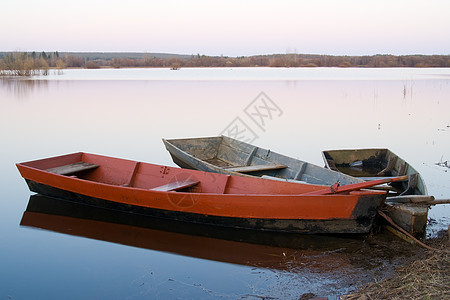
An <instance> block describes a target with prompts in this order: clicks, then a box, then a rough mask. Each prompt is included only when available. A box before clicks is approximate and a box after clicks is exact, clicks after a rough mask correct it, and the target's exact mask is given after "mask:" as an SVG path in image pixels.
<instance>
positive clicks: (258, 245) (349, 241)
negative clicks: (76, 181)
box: [20, 195, 409, 273]
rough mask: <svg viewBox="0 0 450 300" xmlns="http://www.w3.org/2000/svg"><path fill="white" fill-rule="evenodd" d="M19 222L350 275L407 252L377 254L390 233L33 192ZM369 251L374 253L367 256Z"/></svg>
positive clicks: (237, 260)
mask: <svg viewBox="0 0 450 300" xmlns="http://www.w3.org/2000/svg"><path fill="white" fill-rule="evenodd" d="M20 225H21V226H28V227H34V228H40V229H45V230H49V231H54V232H59V233H64V234H69V235H73V236H79V237H86V238H89V239H95V240H101V241H106V242H112V243H117V244H122V245H127V246H132V247H139V248H144V249H149V250H156V251H163V252H168V253H173V254H178V255H183V256H189V257H194V258H201V259H207V260H212V261H218V262H226V263H232V264H239V265H247V266H252V267H258V268H269V269H277V270H283V271H290V272H293V271H295V272H304V269H305V268H306V267H307V268H308V269H309V270H311V269H313V270H314V272H316V273H328V272H333V271H334V270H335V268H339V270H340V272H343V273H352V272H354V268H364V269H366V270H371V269H372V270H375V269H376V266H382V265H384V264H386V261H390V260H391V259H394V260H395V259H399V258H400V256H399V254H400V253H403V251H407V250H405V249H404V247H401V246H400V247H398V249H395V247H391V248H390V249H389V251H386V252H385V251H380V252H379V253H377V254H376V255H374V252H373V251H374V248H373V245H375V244H377V245H378V246H380V245H381V248H383V247H387V243H393V244H396V243H397V242H398V241H392V240H390V238H391V237H390V236H386V235H384V236H383V235H382V236H381V237H380V236H378V237H377V238H370V237H362V236H360V237H353V236H352V237H345V236H320V235H299V234H283V233H270V232H256V231H249V230H238V229H231V228H222V227H214V226H205V225H199V224H187V223H182V222H178V221H170V220H163V219H155V218H150V217H147V216H142V215H136V214H129V213H124V212H119V211H113V210H107V209H102V208H97V207H92V206H87V205H83V204H79V203H74V202H69V201H65V200H59V199H53V198H49V197H45V196H41V195H33V196H30V199H29V202H28V206H27V209H26V211H25V212H24V214H23V217H22V220H21V222H20ZM400 244H401V243H400ZM400 244H396V245H397V246H398V245H400ZM368 245H370V246H368ZM388 248H389V247H387V248H386V250H388ZM408 248H409V247H408ZM368 251H371V254H372V255H371V257H370V258H369V259H368V258H367V255H368V254H369V253H368ZM403 254H404V253H403ZM362 258H363V259H362ZM302 269H303V271H302ZM350 270H351V272H349V271H350Z"/></svg>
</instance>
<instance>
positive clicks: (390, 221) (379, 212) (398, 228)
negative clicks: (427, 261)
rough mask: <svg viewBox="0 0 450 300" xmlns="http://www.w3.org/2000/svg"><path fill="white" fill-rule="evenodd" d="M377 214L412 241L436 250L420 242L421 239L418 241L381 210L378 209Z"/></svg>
mask: <svg viewBox="0 0 450 300" xmlns="http://www.w3.org/2000/svg"><path fill="white" fill-rule="evenodd" d="M378 214H379V215H380V216H382V217H383V218H384V219H385V220H386V221H388V222H389V223H390V224H391V225H392V226H394V228H395V229H397V230H398V231H400V232H401V233H403V234H405V235H407V236H408V237H409V238H410V239H411V240H413V241H414V242H416V243H417V244H419V245H420V246H422V247H424V248H426V249H428V250H436V249H435V248H432V247H430V246H428V245H426V244H424V243H422V242H421V241H419V240H418V239H416V238H415V237H414V236H413V235H412V234H410V233H409V232H407V231H406V230H404V229H403V228H401V227H400V226H398V225H397V224H396V223H395V222H394V221H392V219H391V218H389V217H388V216H387V215H386V214H385V213H384V212H382V211H381V210H379V211H378Z"/></svg>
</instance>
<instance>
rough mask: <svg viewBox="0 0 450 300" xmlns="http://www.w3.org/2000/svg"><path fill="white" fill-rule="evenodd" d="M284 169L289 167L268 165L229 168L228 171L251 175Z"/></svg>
mask: <svg viewBox="0 0 450 300" xmlns="http://www.w3.org/2000/svg"><path fill="white" fill-rule="evenodd" d="M284 168H287V167H286V166H285V165H282V164H268V165H253V166H240V167H233V168H227V170H228V171H232V172H240V173H249V172H256V171H264V170H277V169H284Z"/></svg>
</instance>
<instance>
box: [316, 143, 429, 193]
mask: <svg viewBox="0 0 450 300" xmlns="http://www.w3.org/2000/svg"><path fill="white" fill-rule="evenodd" d="M322 156H323V159H324V162H325V166H326V167H327V168H329V169H330V170H334V171H339V172H342V173H344V174H347V175H350V176H353V177H358V178H361V179H363V180H373V179H377V178H382V177H390V176H403V175H409V180H408V181H402V182H396V183H392V184H391V186H392V187H394V188H395V193H396V194H397V195H427V188H426V186H425V183H424V181H423V178H422V176H420V174H419V172H417V170H416V169H414V168H413V167H412V166H411V165H410V164H409V163H407V162H406V161H405V160H404V159H402V158H400V157H399V156H398V155H396V154H395V153H393V152H392V151H390V150H389V149H348V150H327V151H322Z"/></svg>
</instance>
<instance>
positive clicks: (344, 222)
mask: <svg viewBox="0 0 450 300" xmlns="http://www.w3.org/2000/svg"><path fill="white" fill-rule="evenodd" d="M26 182H27V185H28V187H29V189H30V191H32V192H35V193H37V194H41V195H44V196H48V197H53V198H57V199H64V200H69V201H73V202H77V203H81V204H86V205H91V206H95V207H100V208H106V209H112V210H117V211H121V212H128V213H133V214H139V215H144V216H149V217H154V218H162V219H168V220H176V221H182V222H189V223H198V224H204V225H213V226H222V227H231V228H240V229H251V230H264V231H280V232H291V233H302V234H364V233H368V232H369V231H370V229H371V228H372V226H373V221H374V216H375V215H376V212H377V209H378V207H379V202H380V201H379V196H365V197H362V198H360V199H359V202H358V205H357V207H355V215H356V212H360V213H361V215H360V216H358V217H356V216H355V218H352V217H351V218H348V219H340V218H335V219H326V220H315V219H310V220H308V219H303V220H302V219H271V218H237V217H221V216H214V215H205V214H197V213H191V212H182V211H176V210H165V209H156V208H151V207H144V206H137V205H130V204H125V203H121V202H115V201H108V200H105V199H100V198H96V197H91V196H88V195H83V194H78V193H74V192H70V191H67V190H62V189H58V188H55V187H52V186H48V185H45V184H41V183H37V182H34V181H31V180H26ZM363 214H364V215H365V216H363Z"/></svg>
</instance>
